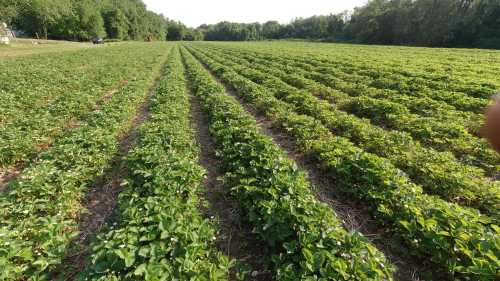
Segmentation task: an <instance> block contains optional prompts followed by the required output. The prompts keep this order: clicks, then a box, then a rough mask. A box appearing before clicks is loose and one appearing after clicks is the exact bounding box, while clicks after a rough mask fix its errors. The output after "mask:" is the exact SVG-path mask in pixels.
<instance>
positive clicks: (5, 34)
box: [0, 22, 12, 44]
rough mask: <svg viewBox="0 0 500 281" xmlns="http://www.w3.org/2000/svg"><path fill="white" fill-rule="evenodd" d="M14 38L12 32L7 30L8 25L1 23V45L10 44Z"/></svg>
mask: <svg viewBox="0 0 500 281" xmlns="http://www.w3.org/2000/svg"><path fill="white" fill-rule="evenodd" d="M11 38H12V31H10V30H9V29H8V28H7V24H6V23H4V22H2V23H0V44H10V39H11Z"/></svg>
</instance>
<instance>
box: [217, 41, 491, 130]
mask: <svg viewBox="0 0 500 281" xmlns="http://www.w3.org/2000/svg"><path fill="white" fill-rule="evenodd" d="M224 50H225V51H226V52H227V51H228V50H227V48H226V49H224ZM229 52H235V53H237V54H238V55H239V56H240V57H244V58H247V59H251V60H255V61H257V60H258V61H259V65H261V66H264V65H266V66H267V65H270V66H277V65H280V67H281V69H287V72H289V73H293V70H299V71H300V72H301V73H302V76H304V75H306V73H307V74H308V75H311V77H316V78H317V79H319V80H326V81H329V82H331V83H333V84H334V85H336V86H337V88H339V89H340V90H344V91H346V93H347V94H346V93H344V92H341V91H338V90H336V91H335V94H336V95H341V96H340V97H344V98H345V97H347V95H348V94H349V95H353V96H358V95H360V94H363V95H366V96H371V97H373V98H377V99H383V100H388V101H391V102H394V103H397V104H399V105H400V106H399V107H400V108H401V110H407V111H409V112H411V113H416V114H418V115H421V116H424V117H433V118H436V119H438V120H455V121H457V120H456V119H459V121H464V122H465V125H466V127H467V129H469V130H471V131H473V132H476V130H477V128H478V127H479V126H480V121H481V120H482V116H481V115H480V114H475V113H472V112H467V111H463V109H464V108H463V107H459V108H455V107H454V106H452V105H450V104H448V103H446V102H443V101H437V100H434V99H432V98H429V97H426V96H415V95H413V96H412V95H401V94H399V93H395V92H394V91H392V90H390V87H388V88H383V89H382V90H378V89H373V87H372V88H370V86H369V85H367V84H363V83H361V81H359V79H358V80H355V81H354V82H355V84H356V85H355V87H353V86H352V83H349V84H346V83H345V82H344V81H343V80H344V79H339V78H338V76H337V75H328V73H329V72H331V71H332V69H331V67H330V68H326V67H323V68H321V69H320V70H319V71H315V69H314V67H312V66H311V65H307V64H305V63H300V62H297V61H288V60H286V59H285V58H281V59H282V60H283V61H282V62H281V63H278V62H274V61H275V60H276V59H277V58H276V55H272V54H268V55H263V54H259V53H256V52H251V51H243V50H240V49H230V50H229ZM273 58H274V60H273ZM332 67H333V66H332ZM348 74H352V73H351V72H348V73H347V74H344V75H342V77H345V78H346V79H348V80H352V79H353V78H352V76H356V75H355V74H352V76H351V75H348ZM292 75H293V74H292ZM373 75H375V74H373ZM377 75H379V74H377ZM384 79H386V80H387V79H388V78H387V77H385V78H384ZM396 81H397V80H396ZM347 82H349V81H347ZM362 85H364V86H362ZM412 85H415V86H417V85H421V84H420V83H418V82H417V81H416V82H414V84H412ZM332 90H333V89H332ZM387 90H389V91H387ZM487 103H488V101H481V103H480V104H479V105H478V108H479V107H480V109H479V110H480V111H481V112H482V111H483V110H484V107H481V106H484V105H485V104H487ZM471 104H474V103H467V105H466V107H470V106H471Z"/></svg>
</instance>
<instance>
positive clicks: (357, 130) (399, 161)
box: [196, 49, 500, 216]
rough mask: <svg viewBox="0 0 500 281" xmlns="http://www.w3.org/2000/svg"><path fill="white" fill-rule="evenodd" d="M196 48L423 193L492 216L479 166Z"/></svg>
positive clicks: (493, 193)
mask: <svg viewBox="0 0 500 281" xmlns="http://www.w3.org/2000/svg"><path fill="white" fill-rule="evenodd" d="M196 50H197V52H198V53H201V54H203V55H205V56H207V57H210V58H211V59H213V60H215V61H217V62H219V63H221V64H223V65H224V66H226V67H230V68H231V70H234V71H236V72H237V73H239V74H241V75H243V76H245V77H246V78H248V79H250V80H252V81H253V82H256V83H259V84H262V85H263V86H264V87H266V89H267V90H268V91H270V92H272V93H273V94H274V95H275V96H276V97H277V98H279V99H281V100H283V101H285V102H287V103H289V104H292V105H293V107H294V110H295V111H297V112H299V113H301V114H306V115H309V116H312V117H314V118H316V119H318V120H320V121H321V122H322V123H323V124H324V125H325V126H326V127H327V128H328V129H330V130H332V131H333V132H334V133H335V134H336V135H339V136H342V137H346V138H348V139H349V140H350V141H352V142H353V143H355V144H356V145H357V146H358V147H360V148H362V149H363V150H365V151H368V152H371V153H374V154H376V155H378V156H381V157H384V158H387V159H388V160H390V161H391V162H392V163H393V164H394V165H396V166H397V167H398V168H400V169H402V170H403V171H405V172H406V173H407V174H408V175H409V177H410V178H411V179H412V180H413V181H414V182H416V183H418V184H420V185H422V187H423V188H424V190H425V191H426V192H427V193H430V194H437V195H440V196H441V197H442V198H444V199H446V200H448V201H450V202H458V203H460V204H463V205H466V206H472V207H475V208H477V209H480V210H482V211H484V212H485V213H486V214H489V215H494V216H497V215H498V209H499V207H500V187H499V185H498V182H497V181H491V180H489V179H488V178H486V177H484V175H483V171H481V170H480V169H477V168H475V167H471V166H466V165H463V164H461V163H460V162H458V161H457V159H455V158H454V157H453V155H452V154H449V153H443V152H438V151H435V150H433V149H429V148H425V147H423V146H421V145H420V144H419V143H418V142H415V141H414V140H413V139H412V137H411V136H409V135H408V134H405V133H402V132H398V131H386V130H384V129H382V128H380V127H376V126H373V125H371V124H370V123H369V122H367V121H366V120H362V119H359V118H357V117H355V116H353V115H349V114H347V113H345V112H343V111H340V110H337V108H336V107H334V106H332V105H330V104H329V103H328V102H325V101H322V100H320V99H318V98H316V97H314V96H313V95H311V94H309V93H307V92H305V91H300V90H298V89H297V88H294V87H292V86H290V85H287V84H286V83H284V82H283V81H281V80H280V79H278V78H277V77H280V78H282V79H283V80H287V79H286V73H284V72H280V70H279V69H273V68H264V67H259V66H255V65H252V64H250V63H249V62H245V61H242V60H238V59H237V58H236V57H234V56H231V58H229V57H226V56H224V54H222V53H218V52H215V53H214V51H211V52H210V54H208V53H207V52H204V51H203V50H200V49H196ZM251 67H253V68H254V69H259V70H260V71H258V70H254V69H251ZM312 86H313V87H314V85H312Z"/></svg>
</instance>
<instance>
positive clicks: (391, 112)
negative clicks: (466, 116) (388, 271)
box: [254, 54, 499, 173]
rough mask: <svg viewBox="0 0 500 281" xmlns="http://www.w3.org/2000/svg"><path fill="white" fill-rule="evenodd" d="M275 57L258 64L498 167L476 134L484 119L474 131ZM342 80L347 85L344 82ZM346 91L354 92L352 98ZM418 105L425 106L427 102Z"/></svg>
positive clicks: (467, 158) (427, 141) (474, 161)
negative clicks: (317, 85)
mask: <svg viewBox="0 0 500 281" xmlns="http://www.w3.org/2000/svg"><path fill="white" fill-rule="evenodd" d="M254 57H259V55H258V54H255V55H254ZM272 57H273V58H270V56H269V55H268V56H267V57H266V59H261V60H258V61H256V62H255V65H265V66H268V67H271V68H279V69H284V70H285V71H286V72H287V73H288V75H299V76H300V77H303V78H306V79H308V80H312V81H314V82H319V83H321V84H323V85H326V86H328V87H331V88H333V89H338V90H340V92H338V91H329V92H327V93H323V95H327V96H328V99H329V100H331V101H333V102H334V103H335V104H337V105H338V107H339V108H341V109H343V110H345V111H348V112H350V113H352V114H355V115H357V116H359V117H363V118H369V119H370V120H371V122H372V123H374V124H377V125H380V126H383V127H385V128H388V129H395V130H400V131H404V132H408V133H410V134H411V135H412V136H413V138H415V140H418V141H420V142H421V143H422V144H424V145H426V146H430V147H433V148H435V149H437V150H441V151H451V152H453V153H454V154H455V155H456V156H457V158H459V159H461V160H462V161H463V162H465V163H468V164H471V165H476V166H479V167H481V168H483V169H485V170H487V171H489V172H490V173H493V172H494V171H496V170H498V167H497V166H498V162H499V160H498V155H497V154H496V152H495V151H493V150H492V149H491V148H489V145H488V143H487V142H486V140H483V139H479V138H477V137H476V136H474V134H477V133H478V131H479V127H480V126H481V122H482V121H474V122H472V121H471V122H467V124H475V125H474V128H473V129H471V130H470V131H473V132H474V134H472V133H470V132H469V131H468V130H467V129H466V128H465V127H464V122H463V121H461V120H460V119H458V120H457V119H456V118H453V116H450V117H449V118H446V119H445V120H443V119H437V118H434V117H420V116H418V115H416V114H412V113H410V112H409V111H408V109H407V108H405V107H404V106H402V105H401V104H400V103H396V102H392V101H386V100H384V99H380V98H381V97H380V96H372V94H371V93H373V91H368V90H366V89H363V88H362V87H361V88H360V86H359V85H358V84H354V83H352V84H350V85H349V86H347V87H340V88H339V87H338V84H336V83H334V82H332V79H333V80H338V79H337V78H336V77H334V76H331V75H327V74H321V73H317V72H314V71H308V70H305V69H302V68H297V67H283V65H286V63H284V62H281V63H279V60H278V61H276V59H277V56H276V55H275V56H272ZM278 59H279V58H278ZM269 61H271V62H274V66H272V65H269ZM341 83H342V84H345V82H343V81H341ZM345 93H347V94H349V95H352V97H351V96H349V95H346V94H345ZM387 96H389V97H397V96H401V95H398V93H390V94H388V95H387ZM417 104H422V105H423V106H426V104H425V102H419V103H417ZM483 110H484V107H483ZM440 112H441V111H440ZM444 112H446V111H444ZM439 115H443V114H441V113H436V116H439Z"/></svg>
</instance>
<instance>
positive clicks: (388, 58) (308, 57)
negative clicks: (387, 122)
mask: <svg viewBox="0 0 500 281" xmlns="http://www.w3.org/2000/svg"><path fill="white" fill-rule="evenodd" d="M284 45H285V44H265V46H261V47H263V48H258V49H259V51H263V52H266V53H269V52H271V53H273V52H274V53H279V54H290V55H293V56H294V57H300V58H301V59H302V60H304V61H305V62H310V61H320V62H323V63H326V64H330V65H334V67H335V68H341V69H345V70H346V71H345V72H347V73H357V72H360V73H362V74H368V76H369V77H381V76H383V77H388V76H391V75H396V76H397V78H396V77H395V78H396V80H406V78H408V79H410V81H412V82H413V81H414V82H415V83H420V84H422V85H423V86H425V87H426V88H429V90H431V91H434V90H442V89H445V90H446V91H453V92H458V93H464V94H466V95H469V96H472V97H479V98H484V99H488V98H489V96H491V95H492V94H493V93H494V92H495V91H496V89H497V88H498V83H494V82H495V80H494V78H495V73H496V72H495V64H494V60H492V59H491V58H492V56H488V53H487V52H484V51H467V54H463V55H460V53H461V52H459V51H457V50H453V51H452V52H446V50H439V51H436V50H431V51H430V52H428V51H425V50H424V49H419V50H418V51H417V50H416V49H408V48H406V49H405V48H401V49H395V48H388V47H387V46H383V47H377V46H352V45H346V46H341V45H340V46H339V45H335V48H331V46H332V45H321V44H307V47H306V48H303V49H302V50H301V48H300V47H299V46H297V44H293V46H284ZM239 47H240V48H241V47H244V48H247V49H251V50H254V49H257V48H255V45H254V46H252V45H250V46H239ZM464 58H465V59H464ZM471 58H473V60H474V61H473V62H471ZM450 59H451V60H450ZM452 61H453V62H452ZM455 62H456V63H455Z"/></svg>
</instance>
